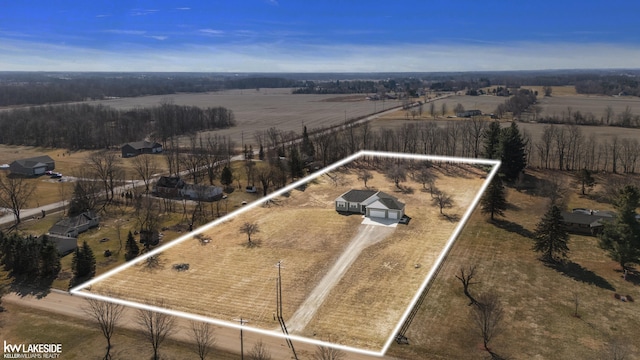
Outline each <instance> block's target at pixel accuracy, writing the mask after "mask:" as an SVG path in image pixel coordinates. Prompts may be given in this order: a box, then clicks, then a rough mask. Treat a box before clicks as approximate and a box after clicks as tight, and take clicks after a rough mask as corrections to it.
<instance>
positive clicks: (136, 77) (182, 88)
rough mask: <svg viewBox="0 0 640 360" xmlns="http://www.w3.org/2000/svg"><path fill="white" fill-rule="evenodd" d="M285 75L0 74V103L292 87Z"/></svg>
mask: <svg viewBox="0 0 640 360" xmlns="http://www.w3.org/2000/svg"><path fill="white" fill-rule="evenodd" d="M300 83H301V82H300V81H298V80H294V79H288V78H285V77H273V76H250V77H246V78H237V77H230V76H229V75H222V74H217V75H216V74H206V73H191V74H185V73H104V74H98V73H25V72H5V73H0V106H11V105H44V104H51V103H59V102H69V101H85V100H102V99H107V98H112V97H136V96H145V95H167V94H175V93H184V92H208V91H219V90H224V89H255V88H260V87H263V88H267V87H269V88H282V87H287V88H288V87H296V86H299V85H300Z"/></svg>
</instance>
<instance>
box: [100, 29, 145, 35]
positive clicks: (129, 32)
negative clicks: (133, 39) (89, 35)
mask: <svg viewBox="0 0 640 360" xmlns="http://www.w3.org/2000/svg"><path fill="white" fill-rule="evenodd" d="M104 32H106V33H110V34H118V35H144V34H146V33H147V32H146V31H144V30H123V29H109V30H105V31H104Z"/></svg>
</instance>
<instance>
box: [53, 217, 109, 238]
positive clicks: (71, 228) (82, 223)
mask: <svg viewBox="0 0 640 360" xmlns="http://www.w3.org/2000/svg"><path fill="white" fill-rule="evenodd" d="M99 223H100V218H99V217H98V215H96V213H94V212H93V211H85V212H83V213H82V214H80V215H77V216H73V217H70V218H67V219H62V220H60V221H58V222H57V223H56V224H55V225H53V226H52V227H51V228H50V229H49V234H50V235H57V236H62V237H77V236H78V234H81V233H83V232H85V231H87V230H89V229H91V228H94V227H96V226H98V224H99Z"/></svg>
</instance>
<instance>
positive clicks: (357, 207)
mask: <svg viewBox="0 0 640 360" xmlns="http://www.w3.org/2000/svg"><path fill="white" fill-rule="evenodd" d="M335 202H336V211H337V212H339V213H355V214H364V215H365V216H366V217H374V218H383V219H398V220H400V218H402V216H404V204H403V203H401V202H400V201H398V199H396V198H395V197H393V196H391V195H389V194H386V193H384V192H382V191H374V190H349V191H347V192H346V193H344V194H342V195H340V197H338V198H337V199H336V201H335Z"/></svg>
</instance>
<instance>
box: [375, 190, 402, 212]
mask: <svg viewBox="0 0 640 360" xmlns="http://www.w3.org/2000/svg"><path fill="white" fill-rule="evenodd" d="M378 197H379V198H380V199H379V200H380V202H381V203H383V204H384V206H386V207H387V208H388V209H392V210H402V209H404V204H403V203H401V202H400V201H398V199H396V198H395V197H393V196H391V195H389V194H385V193H383V192H382V191H380V192H379V193H378Z"/></svg>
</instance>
